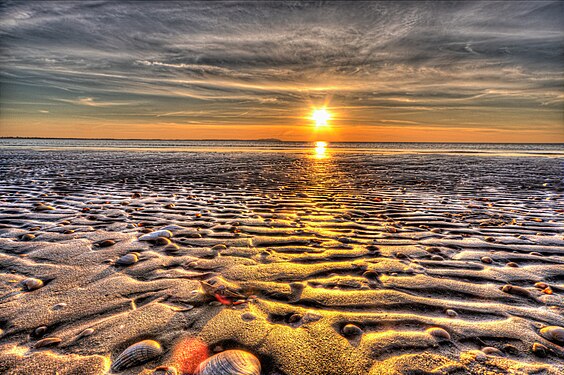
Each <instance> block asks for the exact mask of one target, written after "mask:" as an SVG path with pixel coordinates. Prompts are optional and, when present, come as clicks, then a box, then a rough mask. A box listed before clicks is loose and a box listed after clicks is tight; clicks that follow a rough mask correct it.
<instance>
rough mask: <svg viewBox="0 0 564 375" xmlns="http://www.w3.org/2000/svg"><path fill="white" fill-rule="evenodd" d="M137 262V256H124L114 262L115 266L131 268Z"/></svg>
mask: <svg viewBox="0 0 564 375" xmlns="http://www.w3.org/2000/svg"><path fill="white" fill-rule="evenodd" d="M138 261H139V257H138V256H137V254H125V255H124V256H122V257H120V258H119V259H118V260H116V266H131V265H132V264H135V263H137V262H138Z"/></svg>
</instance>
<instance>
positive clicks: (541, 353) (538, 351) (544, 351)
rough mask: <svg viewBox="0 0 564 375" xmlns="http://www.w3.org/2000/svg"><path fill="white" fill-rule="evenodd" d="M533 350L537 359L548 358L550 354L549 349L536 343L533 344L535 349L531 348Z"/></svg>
mask: <svg viewBox="0 0 564 375" xmlns="http://www.w3.org/2000/svg"><path fill="white" fill-rule="evenodd" d="M531 350H532V351H533V354H534V355H536V356H537V357H541V358H544V357H546V356H548V352H549V349H548V348H547V347H546V346H544V345H543V344H540V343H538V342H535V343H534V344H533V347H532V348H531Z"/></svg>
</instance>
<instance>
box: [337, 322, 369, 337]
mask: <svg viewBox="0 0 564 375" xmlns="http://www.w3.org/2000/svg"><path fill="white" fill-rule="evenodd" d="M342 332H343V335H345V336H360V335H362V334H363V333H364V331H363V330H362V329H361V328H360V327H358V326H355V325H354V324H347V325H346V326H344V327H343V329H342Z"/></svg>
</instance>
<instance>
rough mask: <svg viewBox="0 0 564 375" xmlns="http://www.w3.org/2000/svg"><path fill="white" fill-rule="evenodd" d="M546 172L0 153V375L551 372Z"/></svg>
mask: <svg viewBox="0 0 564 375" xmlns="http://www.w3.org/2000/svg"><path fill="white" fill-rule="evenodd" d="M563 160H564V159H563V158H559V157H544V156H499V155H498V156H491V155H489V156H484V155H473V154H468V155H456V154H448V155H447V154H396V155H394V154H389V155H378V154H370V155H366V154H355V153H347V154H335V155H325V157H314V156H313V155H310V154H307V153H306V154H297V153H296V154H294V153H285V154H282V153H252V152H245V153H238V152H227V153H214V152H210V153H205V152H197V153H175V152H171V153H166V152H157V153H146V152H122V151H119V152H118V151H115V152H108V151H105V152H98V151H25V150H2V151H0V180H1V181H2V182H1V184H0V373H2V374H34V375H41V374H106V373H109V372H110V366H111V365H112V362H113V361H115V359H116V357H117V356H118V355H119V354H120V353H122V351H123V350H124V349H126V348H127V347H128V346H129V345H132V344H135V343H137V342H140V341H142V340H155V341H156V342H158V343H159V344H160V345H161V346H162V354H159V355H158V356H156V357H155V358H153V359H151V360H149V361H148V362H145V363H143V364H141V365H137V366H133V367H129V368H126V369H124V370H123V371H120V372H119V373H123V374H152V373H153V370H154V369H155V368H156V367H157V366H162V365H169V366H171V367H175V368H176V369H177V370H179V369H181V368H184V369H185V370H184V371H185V373H190V372H192V371H193V369H194V368H195V366H196V365H197V363H195V362H199V361H201V360H202V359H203V358H200V357H205V351H206V350H207V351H209V353H210V355H213V354H214V353H219V352H222V351H224V350H228V349H242V350H246V351H247V352H249V353H252V354H253V355H255V356H256V357H257V358H258V359H259V360H260V363H261V367H262V374H271V375H275V374H278V375H282V374H287V375H300V374H304V375H305V374H316V375H318V374H359V375H361V374H371V375H376V374H390V375H391V374H406V375H407V374H412V375H414V374H434V375H440V374H492V375H493V374H551V375H558V374H562V373H564V349H563V345H564V337H563V334H562V330H563V328H558V327H564V301H563V296H564V184H563V178H564V175H563V174H564V172H563V169H562V165H563ZM151 231H163V232H158V233H160V234H161V236H155V238H154V239H153V240H150V241H145V240H139V238H140V237H141V236H143V235H147V234H148V233H150V232H151ZM166 231H169V232H166ZM167 233H170V234H167ZM149 237H150V236H149ZM157 237H159V238H157ZM128 254H129V255H128ZM30 278H32V279H38V280H41V282H42V284H43V285H37V284H34V283H33V281H32V282H30V281H29V279H30ZM25 280H27V281H25ZM36 283H37V282H36ZM36 286H37V289H34V288H35V287H36ZM46 339H51V340H46ZM196 339H197V340H196ZM202 343H203V344H202ZM202 345H203V347H202ZM202 353H204V354H202ZM198 355H200V357H198ZM179 373H181V371H180V370H179Z"/></svg>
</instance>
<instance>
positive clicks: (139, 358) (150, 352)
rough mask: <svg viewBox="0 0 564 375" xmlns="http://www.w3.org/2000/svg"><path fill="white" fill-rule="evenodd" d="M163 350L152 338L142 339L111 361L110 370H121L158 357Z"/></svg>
mask: <svg viewBox="0 0 564 375" xmlns="http://www.w3.org/2000/svg"><path fill="white" fill-rule="evenodd" d="M162 352H163V349H162V347H161V344H159V343H158V342H156V341H154V340H143V341H140V342H138V343H136V344H133V345H131V346H129V347H128V348H127V349H125V350H124V351H123V352H122V353H121V354H120V355H118V356H117V358H116V359H115V361H114V362H113V363H112V367H111V369H112V371H122V370H124V369H126V368H128V367H133V366H137V365H140V364H142V363H145V362H148V361H150V360H151V359H153V358H155V357H158V356H159V355H161V354H162Z"/></svg>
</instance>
